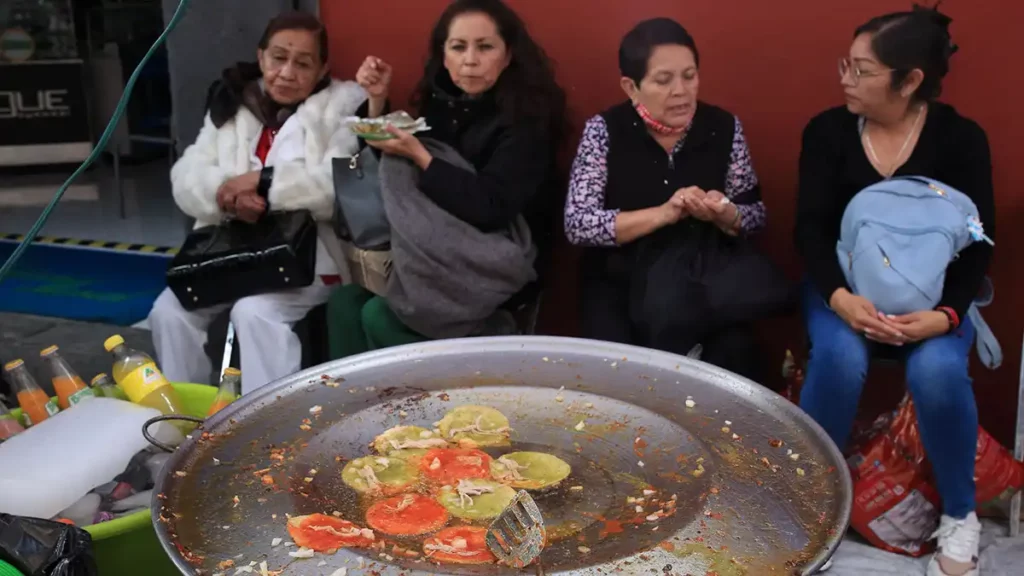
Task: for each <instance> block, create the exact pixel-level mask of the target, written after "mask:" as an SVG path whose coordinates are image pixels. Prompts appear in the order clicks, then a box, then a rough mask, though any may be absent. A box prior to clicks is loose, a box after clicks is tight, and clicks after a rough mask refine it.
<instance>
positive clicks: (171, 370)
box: [149, 279, 331, 394]
mask: <svg viewBox="0 0 1024 576" xmlns="http://www.w3.org/2000/svg"><path fill="white" fill-rule="evenodd" d="M330 292H331V288H330V287H329V286H325V285H324V284H322V283H321V282H320V280H319V279H317V281H316V282H315V283H314V284H313V285H312V286H308V287H306V288H298V289H295V290H287V291H283V292H274V293H271V294H261V295H259V296H250V297H248V298H242V299H241V300H239V301H238V302H235V304H234V306H230V308H231V322H233V323H234V325H235V334H236V338H237V340H238V344H239V346H241V351H240V352H241V358H242V362H241V363H242V365H241V367H240V368H241V370H242V393H243V394H247V393H249V392H252V391H253V390H256V389H257V388H260V387H261V386H264V385H266V384H269V383H270V382H273V381H274V380H277V379H278V378H283V377H285V376H288V375H289V374H293V373H295V372H297V371H299V369H300V368H302V345H301V344H300V343H299V337H298V336H296V335H295V333H294V332H292V326H293V325H294V324H295V323H296V322H298V321H299V320H301V319H302V318H303V317H305V316H306V314H308V313H309V311H310V310H312V309H313V308H315V307H316V306H319V305H320V304H323V303H324V302H327V297H328V295H329V294H330ZM228 307H229V305H227V304H224V305H221V306H213V307H210V308H203V309H200V310H195V311H192V312H189V311H187V310H185V309H184V308H182V307H181V304H180V303H179V302H178V298H177V297H176V296H175V295H174V293H173V292H171V290H170V289H169V288H168V289H164V291H163V292H162V293H161V294H160V297H159V298H157V299H156V302H155V303H154V304H153V310H152V311H151V312H150V313H149V325H150V328H151V329H152V331H153V344H154V346H155V347H156V354H157V357H158V360H159V362H160V368H161V370H163V373H164V375H165V376H167V378H168V379H169V380H170V381H171V382H195V383H198V384H203V383H207V382H208V380H209V378H210V374H211V372H212V371H213V366H212V365H211V364H210V359H209V358H207V356H206V352H205V351H204V350H203V346H204V345H205V344H206V330H207V328H208V327H209V325H210V322H212V321H213V319H214V317H215V316H217V315H218V314H219V313H221V312H223V311H224V310H226V309H227V308H228Z"/></svg>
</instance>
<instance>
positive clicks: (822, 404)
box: [800, 286, 978, 518]
mask: <svg viewBox="0 0 1024 576" xmlns="http://www.w3.org/2000/svg"><path fill="white" fill-rule="evenodd" d="M803 310H804V319H805V322H806V323H807V334H808V337H809V338H810V343H811V352H810V358H809V360H808V364H807V373H806V376H805V379H804V385H803V389H802V391H801V393H800V407H801V408H803V409H804V411H805V412H807V413H808V414H810V416H811V417H812V418H814V420H815V421H817V422H818V424H820V425H821V427H822V428H824V429H825V431H826V432H827V433H828V435H829V436H831V437H832V440H833V441H834V442H835V443H836V444H837V445H838V446H839V447H840V448H844V447H845V446H846V443H847V442H848V441H849V437H850V432H851V431H852V428H853V420H854V417H855V416H856V413H857V405H858V403H859V401H860V395H861V392H862V391H863V389H864V379H865V377H866V376H867V373H868V365H869V363H870V360H871V354H872V352H873V350H875V349H876V347H879V346H882V345H880V344H877V343H873V342H871V341H869V340H867V339H866V338H864V336H862V335H860V334H858V333H856V332H854V331H853V329H852V328H850V326H849V325H847V324H846V322H844V321H843V320H842V318H840V317H839V316H837V315H836V313H835V312H833V311H832V310H831V309H830V308H829V307H828V305H827V304H826V303H825V301H824V299H822V297H821V295H819V294H818V292H817V290H815V289H814V288H812V287H810V286H807V287H805V290H804V295H803ZM973 342H974V327H973V326H972V325H971V322H970V320H969V319H968V318H966V317H965V318H964V320H963V323H961V325H960V327H959V328H958V329H957V330H955V331H954V332H951V333H949V334H947V335H944V336H938V337H936V338H932V339H930V340H925V341H924V342H920V343H917V344H908V345H905V346H903V347H901V348H900V349H899V356H900V358H901V360H902V361H903V363H904V364H905V365H906V382H907V389H908V390H909V391H910V395H911V398H913V400H914V407H915V411H916V412H917V419H918V428H919V430H920V433H921V442H922V443H923V444H924V449H925V452H926V453H927V455H928V459H929V461H930V462H931V465H932V469H933V471H934V473H935V482H936V485H937V488H938V491H939V496H940V497H941V499H942V508H943V514H946V515H948V516H952V517H953V518H964V517H966V516H967V514H968V513H970V512H972V511H973V510H974V458H975V452H976V450H977V442H978V407H977V405H976V404H975V401H974V392H973V390H972V389H971V378H970V376H968V373H967V360H968V355H969V354H970V351H971V345H972V344H973Z"/></svg>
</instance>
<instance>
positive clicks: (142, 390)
mask: <svg viewBox="0 0 1024 576" xmlns="http://www.w3.org/2000/svg"><path fill="white" fill-rule="evenodd" d="M103 347H104V348H106V349H107V352H111V353H112V354H113V355H114V369H113V374H114V381H115V382H117V385H118V386H120V387H121V390H124V393H125V394H127V395H128V399H129V400H131V401H132V402H135V403H136V404H139V405H141V406H145V407H147V408H155V409H157V410H159V411H160V412H162V413H164V414H184V413H185V412H184V410H183V406H182V404H181V400H179V399H178V394H177V393H176V392H175V391H174V388H173V387H171V384H170V382H168V381H167V379H166V378H164V375H163V374H162V373H161V372H160V369H159V368H157V367H156V362H154V361H153V359H152V358H150V357H149V355H148V354H146V353H144V352H139V351H138V350H132V349H131V348H129V347H127V346H125V344H124V338H122V337H121V336H120V335H115V336H111V337H110V338H107V341H106V342H104V343H103Z"/></svg>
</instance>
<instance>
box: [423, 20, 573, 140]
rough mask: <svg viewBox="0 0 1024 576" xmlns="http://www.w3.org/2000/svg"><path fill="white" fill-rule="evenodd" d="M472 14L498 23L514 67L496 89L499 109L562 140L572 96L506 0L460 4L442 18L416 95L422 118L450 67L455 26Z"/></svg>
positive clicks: (513, 120) (514, 120)
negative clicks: (447, 57) (447, 50)
mask: <svg viewBox="0 0 1024 576" xmlns="http://www.w3.org/2000/svg"><path fill="white" fill-rule="evenodd" d="M468 13H480V14H485V15H487V16H488V17H489V18H490V19H491V20H493V21H494V23H495V25H496V26H497V28H498V34H500V35H501V38H502V40H503V41H504V42H505V46H506V49H507V50H508V54H509V56H510V59H509V65H508V67H507V68H505V70H504V71H503V72H502V73H501V77H500V78H499V79H498V82H497V84H495V87H494V91H495V98H496V101H497V105H498V109H499V110H500V111H501V113H502V114H503V115H505V116H506V121H508V122H511V123H518V122H523V121H525V122H537V123H541V124H545V125H547V127H548V128H549V129H550V130H551V135H552V136H553V137H554V138H555V139H558V138H561V136H562V135H563V133H564V130H563V129H564V128H565V124H564V122H565V107H566V97H565V91H564V90H562V87H561V86H559V85H558V82H557V81H556V80H555V72H554V65H553V64H552V62H551V59H550V58H549V57H548V55H547V53H546V52H545V51H544V49H543V48H541V47H540V45H539V44H537V42H535V41H534V40H533V38H532V37H531V36H530V33H529V31H528V30H527V29H526V24H525V23H523V20H522V19H521V18H520V17H519V15H518V14H516V13H515V11H514V10H512V9H511V8H509V7H508V6H507V5H506V4H505V3H504V2H502V1H501V0H455V1H454V2H452V3H451V4H449V5H448V8H446V9H445V11H444V12H442V13H441V17H440V18H438V20H437V23H436V24H434V29H433V31H432V32H431V33H430V46H429V47H428V56H427V63H426V66H425V67H424V71H423V78H421V79H420V82H419V84H418V85H417V87H416V90H415V92H414V94H413V99H412V101H413V104H414V105H416V106H417V107H418V108H419V110H420V113H421V114H423V113H424V112H425V107H426V104H427V103H428V102H429V101H430V99H431V98H432V97H433V93H434V90H435V84H434V81H435V79H436V78H437V76H438V74H439V73H440V72H441V70H442V68H443V67H444V45H445V42H447V41H448V31H449V29H450V28H451V24H452V21H453V20H455V18H456V17H457V16H460V15H462V14H468Z"/></svg>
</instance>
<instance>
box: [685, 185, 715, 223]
mask: <svg viewBox="0 0 1024 576" xmlns="http://www.w3.org/2000/svg"><path fill="white" fill-rule="evenodd" d="M677 194H682V198H683V205H684V206H685V207H686V212H687V213H688V214H689V215H690V216H693V217H694V218H696V219H697V220H702V221H704V222H714V221H715V212H714V211H712V210H711V208H709V207H708V203H707V202H706V200H707V196H708V193H707V192H705V191H703V190H701V189H700V188H698V187H696V186H691V187H689V188H683V189H682V190H681V191H680V192H677Z"/></svg>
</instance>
